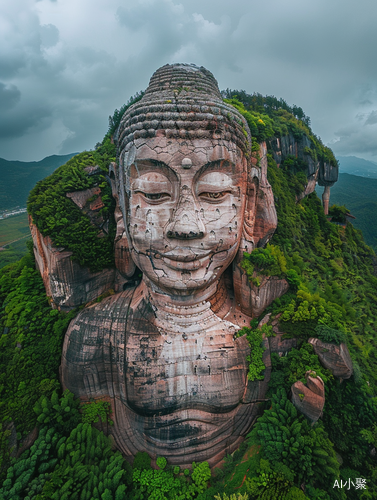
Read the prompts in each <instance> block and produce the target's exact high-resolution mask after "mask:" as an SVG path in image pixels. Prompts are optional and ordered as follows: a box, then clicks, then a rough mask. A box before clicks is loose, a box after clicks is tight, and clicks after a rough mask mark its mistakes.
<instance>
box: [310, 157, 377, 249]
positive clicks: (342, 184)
mask: <svg viewBox="0 0 377 500" xmlns="http://www.w3.org/2000/svg"><path fill="white" fill-rule="evenodd" d="M359 159H360V158H357V160H359ZM363 161H365V160H363ZM366 163H370V162H366ZM376 167H377V165H376ZM376 177H377V174H376ZM316 191H317V194H318V195H319V196H321V195H322V192H323V188H322V187H318V186H317V188H316ZM334 203H335V204H336V205H345V206H346V207H347V208H348V209H349V210H350V212H351V214H352V215H354V216H355V217H356V219H355V220H353V221H352V224H353V225H354V226H355V227H356V228H357V229H361V230H362V232H363V235H364V239H365V241H366V243H367V244H368V245H370V246H371V247H373V248H374V250H375V251H376V252H377V178H376V179H374V178H371V177H369V178H367V177H361V176H357V175H350V174H343V173H340V174H339V180H338V182H336V183H335V184H334V186H332V188H331V191H330V206H331V205H333V204H334Z"/></svg>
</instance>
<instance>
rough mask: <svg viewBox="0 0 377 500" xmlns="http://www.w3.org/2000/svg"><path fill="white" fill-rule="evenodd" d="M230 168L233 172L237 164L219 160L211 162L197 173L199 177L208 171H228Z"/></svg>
mask: <svg viewBox="0 0 377 500" xmlns="http://www.w3.org/2000/svg"><path fill="white" fill-rule="evenodd" d="M229 166H231V167H232V171H233V170H234V168H235V166H236V165H235V163H233V162H232V161H230V160H229V159H228V158H218V159H216V160H213V161H209V162H207V163H205V164H204V165H202V166H201V167H200V169H199V171H198V173H197V176H200V175H202V174H203V173H204V172H205V171H206V170H210V169H215V168H216V170H227V169H228V168H229Z"/></svg>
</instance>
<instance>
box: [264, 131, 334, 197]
mask: <svg viewBox="0 0 377 500" xmlns="http://www.w3.org/2000/svg"><path fill="white" fill-rule="evenodd" d="M269 145H270V147H271V149H272V156H273V158H274V160H275V161H276V164H277V166H278V167H280V165H281V164H283V163H284V161H285V160H286V158H287V157H289V156H293V157H295V158H298V159H299V160H302V161H303V162H305V164H306V168H305V170H304V173H305V175H306V177H307V179H308V183H307V186H306V189H305V191H303V192H302V193H301V194H300V195H299V196H298V199H302V198H304V197H305V196H307V195H308V194H310V193H313V191H314V189H315V186H316V184H317V182H318V184H319V185H320V186H325V187H326V186H327V187H328V188H329V187H331V186H332V185H333V184H334V183H335V182H336V181H337V180H338V174H339V167H338V166H337V165H334V164H332V163H331V162H330V161H326V160H324V159H318V157H317V153H316V151H315V145H314V144H313V142H312V141H311V140H310V138H309V137H308V136H307V135H305V134H302V137H301V138H299V139H297V138H295V136H294V135H293V134H292V133H290V134H288V135H284V136H281V137H273V138H271V139H270V140H269Z"/></svg>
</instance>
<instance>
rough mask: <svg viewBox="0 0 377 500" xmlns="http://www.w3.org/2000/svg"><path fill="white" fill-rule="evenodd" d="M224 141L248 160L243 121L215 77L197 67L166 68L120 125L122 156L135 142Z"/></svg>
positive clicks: (118, 139) (247, 137) (154, 77)
mask: <svg viewBox="0 0 377 500" xmlns="http://www.w3.org/2000/svg"><path fill="white" fill-rule="evenodd" d="M157 130H159V131H162V134H163V135H165V136H166V137H167V138H177V139H186V140H187V139H188V140H190V139H210V140H219V139H222V140H226V141H230V142H233V143H234V144H236V145H237V146H238V147H239V148H240V149H241V151H242V152H243V153H244V154H245V155H246V157H248V158H249V157H250V153H251V135H250V130H249V127H248V125H247V122H246V120H245V118H244V117H243V116H242V115H241V114H240V113H239V112H238V111H237V110H236V109H235V108H233V107H232V106H230V105H228V104H226V103H225V102H224V101H223V100H222V97H221V93H220V91H219V87H218V84H217V81H216V79H215V77H214V76H213V75H212V73H211V72H210V71H208V70H207V69H205V68H203V67H202V66H201V67H198V66H195V65H194V64H166V65H165V66H162V67H161V68H159V69H158V70H157V71H156V72H155V73H154V74H153V75H152V78H151V79H150V82H149V85H148V88H147V90H146V91H145V94H144V96H143V97H142V99H141V100H140V101H138V102H137V103H135V104H133V105H132V106H130V107H129V108H128V110H127V111H126V113H125V114H124V116H123V118H122V121H121V123H120V125H119V128H118V131H117V134H116V142H117V146H118V152H122V151H124V150H125V149H126V147H127V145H128V144H129V143H131V142H133V141H135V140H136V139H141V138H143V139H145V138H152V137H155V135H156V131H157Z"/></svg>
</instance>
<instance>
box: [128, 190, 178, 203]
mask: <svg viewBox="0 0 377 500" xmlns="http://www.w3.org/2000/svg"><path fill="white" fill-rule="evenodd" d="M136 193H138V194H142V195H143V196H144V198H147V200H153V201H158V200H163V199H168V198H170V194H168V193H144V192H143V191H136Z"/></svg>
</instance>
